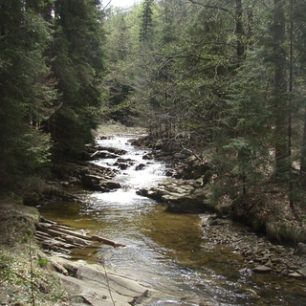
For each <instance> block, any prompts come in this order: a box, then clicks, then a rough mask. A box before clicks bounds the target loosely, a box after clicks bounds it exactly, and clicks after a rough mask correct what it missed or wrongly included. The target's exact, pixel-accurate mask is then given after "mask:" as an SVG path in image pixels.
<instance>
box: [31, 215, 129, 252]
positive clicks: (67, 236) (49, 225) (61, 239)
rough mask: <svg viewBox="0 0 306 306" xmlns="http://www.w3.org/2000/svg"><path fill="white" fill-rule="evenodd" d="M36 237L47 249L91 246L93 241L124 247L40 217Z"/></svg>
mask: <svg viewBox="0 0 306 306" xmlns="http://www.w3.org/2000/svg"><path fill="white" fill-rule="evenodd" d="M36 229H37V231H36V237H37V240H39V241H40V242H41V243H42V244H43V245H44V246H47V247H48V248H49V249H54V248H56V249H58V248H64V249H69V250H70V249H72V248H77V247H81V248H86V247H93V246H94V245H93V244H94V243H96V242H101V243H104V244H106V245H110V246H112V247H114V248H118V247H125V245H124V244H121V243H117V242H115V241H113V240H110V239H107V238H104V237H101V236H98V235H86V234H83V233H80V232H78V231H73V230H71V229H70V228H69V227H67V226H65V225H60V224H57V223H56V222H53V221H50V220H47V219H44V218H41V222H39V223H38V224H37V225H36Z"/></svg>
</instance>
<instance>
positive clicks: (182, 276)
mask: <svg viewBox="0 0 306 306" xmlns="http://www.w3.org/2000/svg"><path fill="white" fill-rule="evenodd" d="M100 144H101V145H103V146H106V147H116V148H120V149H124V150H126V151H128V153H127V154H126V155H125V156H123V158H130V159H133V160H135V162H136V165H137V164H139V163H144V160H143V159H142V156H143V155H144V153H145V152H144V151H143V150H139V149H136V148H134V147H133V146H132V145H131V144H130V143H129V138H128V137H114V138H112V139H108V140H104V141H100ZM97 163H98V164H100V165H104V166H105V165H107V166H110V167H114V163H115V161H114V160H112V161H110V160H100V161H98V162H97ZM145 163H147V164H146V167H145V169H143V170H141V171H136V170H135V166H132V167H130V168H129V169H127V170H126V171H123V172H122V173H121V174H120V175H118V177H117V178H116V180H117V181H118V182H120V183H121V184H122V186H123V188H121V189H119V190H117V191H115V192H112V193H92V194H87V195H84V202H83V203H79V204H76V203H57V204H55V205H52V206H45V207H42V208H41V211H42V213H43V214H44V215H45V216H46V217H47V218H50V219H53V220H56V221H58V222H60V223H63V224H66V225H70V226H72V227H74V228H78V229H85V230H88V231H90V232H93V233H97V234H100V235H102V236H105V237H107V238H110V239H113V240H115V241H118V242H121V243H124V244H126V245H127V247H125V248H119V249H113V248H111V247H108V246H101V247H100V248H99V249H86V250H75V251H74V253H73V254H72V255H73V257H74V258H75V259H86V260H88V261H91V262H103V263H104V264H105V265H107V266H110V267H112V269H114V270H116V271H120V273H125V274H128V275H130V276H132V277H133V278H134V279H137V280H139V281H143V282H146V283H150V284H151V285H152V286H153V287H154V288H156V289H158V290H161V291H162V292H164V293H166V294H167V296H169V300H168V301H165V300H163V301H157V302H156V303H155V304H154V305H192V304H197V305H198V304H199V303H202V305H275V306H276V305H288V306H289V305H290V306H291V305H297V306H299V305H301V306H302V305H306V291H305V288H306V287H305V282H303V281H299V280H292V279H288V278H281V277H279V276H276V275H273V274H268V275H256V274H253V275H252V276H250V277H247V276H244V275H241V274H240V273H239V270H240V269H241V268H243V267H244V266H243V261H242V258H241V257H240V256H238V255H236V254H234V253H233V252H232V251H231V250H229V249H227V248H226V247H221V246H213V245H211V244H209V243H207V242H206V241H205V240H204V239H203V238H202V229H201V227H200V218H199V216H197V215H176V214H171V213H168V212H166V211H165V209H164V207H162V206H160V205H156V203H155V202H154V201H152V200H149V199H146V198H143V197H141V196H138V195H137V194H136V190H138V189H140V188H144V187H149V186H152V185H155V184H157V183H158V182H159V181H161V180H162V179H163V178H164V176H163V171H164V165H163V164H162V163H160V162H156V161H154V162H153V163H152V162H148V161H146V162H145ZM190 301H193V302H192V303H191V302H190Z"/></svg>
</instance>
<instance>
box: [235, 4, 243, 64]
mask: <svg viewBox="0 0 306 306" xmlns="http://www.w3.org/2000/svg"><path fill="white" fill-rule="evenodd" d="M235 1H236V37H237V57H238V61H239V63H240V62H241V60H243V57H244V54H245V45H244V29H243V22H242V17H243V8H242V0H235Z"/></svg>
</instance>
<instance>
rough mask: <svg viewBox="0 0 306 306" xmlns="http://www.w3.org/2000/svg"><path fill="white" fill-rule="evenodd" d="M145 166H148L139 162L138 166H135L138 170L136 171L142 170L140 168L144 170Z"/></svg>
mask: <svg viewBox="0 0 306 306" xmlns="http://www.w3.org/2000/svg"><path fill="white" fill-rule="evenodd" d="M145 167H146V165H145V164H139V165H137V166H136V167H135V170H136V171H140V170H143V169H144V168H145Z"/></svg>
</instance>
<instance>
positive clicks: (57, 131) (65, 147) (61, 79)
mask: <svg viewBox="0 0 306 306" xmlns="http://www.w3.org/2000/svg"><path fill="white" fill-rule="evenodd" d="M98 5H99V1H95V0H90V1H86V0H73V1H72V0H57V1H55V39H54V45H53V56H54V58H55V60H54V63H53V71H54V74H55V76H56V77H57V79H58V91H59V93H60V103H61V105H62V107H61V108H60V109H59V110H58V111H57V112H56V113H55V114H54V115H53V117H52V118H51V120H50V124H49V127H50V132H51V135H52V138H53V141H54V156H55V158H68V159H71V158H72V159H73V158H78V157H80V156H81V154H82V150H83V148H84V145H85V144H86V143H90V142H91V141H92V133H91V130H92V129H94V128H95V127H96V119H97V113H98V109H99V107H100V104H101V92H100V90H101V88H100V84H101V77H102V72H103V52H102V39H103V31H102V15H101V13H100V12H99V10H98Z"/></svg>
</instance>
